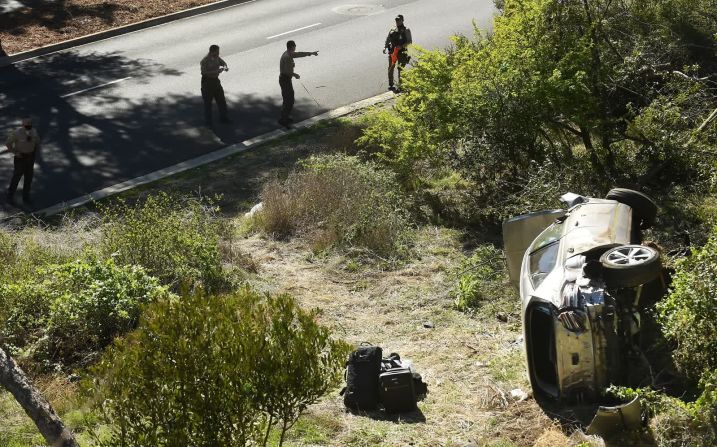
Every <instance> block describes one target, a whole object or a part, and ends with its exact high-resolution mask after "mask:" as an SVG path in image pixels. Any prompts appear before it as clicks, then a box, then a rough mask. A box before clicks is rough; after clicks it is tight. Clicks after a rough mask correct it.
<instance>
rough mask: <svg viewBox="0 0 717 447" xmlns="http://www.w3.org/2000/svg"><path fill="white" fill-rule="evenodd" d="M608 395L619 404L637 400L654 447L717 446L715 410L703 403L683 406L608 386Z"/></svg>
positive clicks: (659, 396) (669, 399) (656, 393)
mask: <svg viewBox="0 0 717 447" xmlns="http://www.w3.org/2000/svg"><path fill="white" fill-rule="evenodd" d="M608 394H610V395H612V396H615V397H617V398H619V399H621V400H622V401H629V400H632V399H634V398H635V397H640V404H641V405H642V408H643V410H644V411H645V412H646V414H647V416H648V417H649V418H650V422H649V425H648V427H649V429H650V432H651V434H652V438H653V439H654V442H655V445H657V446H658V447H680V446H686V445H689V446H694V447H710V446H713V445H715V442H717V428H716V427H717V425H716V424H715V422H717V419H716V418H717V407H715V406H714V403H712V404H706V403H705V402H704V401H703V400H698V401H697V402H694V403H686V402H683V401H682V400H680V399H678V398H675V397H671V396H668V395H666V394H664V393H662V392H660V391H656V390H652V389H649V388H639V389H632V388H625V387H615V386H612V387H610V388H608Z"/></svg>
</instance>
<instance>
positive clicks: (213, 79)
mask: <svg viewBox="0 0 717 447" xmlns="http://www.w3.org/2000/svg"><path fill="white" fill-rule="evenodd" d="M199 65H200V67H201V68H202V99H203V100H204V122H205V123H206V124H207V126H212V124H213V123H212V100H214V99H216V100H217V107H218V108H219V120H220V121H221V122H223V123H229V122H230V121H229V117H228V116H227V100H226V98H225V97H224V89H223V88H222V83H221V82H220V81H219V73H221V72H223V71H228V70H229V67H228V66H227V63H226V62H224V60H223V59H222V58H221V57H219V46H218V45H212V46H210V47H209V54H207V55H206V56H204V59H202V62H201V63H200V64H199Z"/></svg>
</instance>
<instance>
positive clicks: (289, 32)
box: [267, 22, 321, 39]
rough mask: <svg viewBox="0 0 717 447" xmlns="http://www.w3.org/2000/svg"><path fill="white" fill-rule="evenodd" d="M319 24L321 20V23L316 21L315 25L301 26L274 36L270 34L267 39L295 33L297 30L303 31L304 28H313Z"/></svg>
mask: <svg viewBox="0 0 717 447" xmlns="http://www.w3.org/2000/svg"><path fill="white" fill-rule="evenodd" d="M319 25H321V22H319V23H314V24H313V25H307V26H302V27H301V28H296V29H292V30H291V31H287V32H285V33H281V34H276V35H274V36H269V37H267V39H273V38H275V37H279V36H284V35H286V34H291V33H295V32H297V31H301V30H304V29H307V28H313V27H314V26H319Z"/></svg>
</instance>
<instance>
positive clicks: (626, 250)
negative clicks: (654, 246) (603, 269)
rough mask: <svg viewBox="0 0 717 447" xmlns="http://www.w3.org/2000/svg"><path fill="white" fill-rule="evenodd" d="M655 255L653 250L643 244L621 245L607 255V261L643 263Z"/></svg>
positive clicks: (632, 263) (624, 263)
mask: <svg viewBox="0 0 717 447" xmlns="http://www.w3.org/2000/svg"><path fill="white" fill-rule="evenodd" d="M653 256H654V254H653V252H652V250H650V249H649V248H647V247H642V246H632V245H631V246H627V247H619V248H616V249H615V250H613V251H611V252H610V253H609V254H608V255H607V261H608V262H609V263H611V264H615V265H637V264H643V263H645V262H647V261H648V260H650V259H651V258H652V257H653Z"/></svg>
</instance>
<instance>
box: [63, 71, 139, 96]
mask: <svg viewBox="0 0 717 447" xmlns="http://www.w3.org/2000/svg"><path fill="white" fill-rule="evenodd" d="M127 79H132V76H128V77H126V78H122V79H117V80H116V81H111V82H107V83H105V84H101V85H96V86H94V87H90V88H86V89H84V90H80V91H78V92H72V93H68V94H66V95H62V96H60V98H67V97H70V96H75V95H79V94H80V93H85V92H89V91H90V90H97V89H98V88H102V87H107V86H108V85H112V84H117V83H119V82H122V81H126V80H127Z"/></svg>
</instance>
